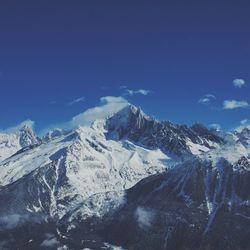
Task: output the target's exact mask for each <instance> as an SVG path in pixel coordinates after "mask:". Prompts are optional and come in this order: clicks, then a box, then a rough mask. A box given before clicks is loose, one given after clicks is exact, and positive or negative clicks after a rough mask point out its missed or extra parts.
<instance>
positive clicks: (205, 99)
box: [198, 94, 216, 105]
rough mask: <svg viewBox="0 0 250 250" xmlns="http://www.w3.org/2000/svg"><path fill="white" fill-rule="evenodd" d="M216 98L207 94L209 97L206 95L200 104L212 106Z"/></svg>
mask: <svg viewBox="0 0 250 250" xmlns="http://www.w3.org/2000/svg"><path fill="white" fill-rule="evenodd" d="M215 99H216V97H215V96H214V95H212V94H207V95H204V96H203V97H202V98H201V99H200V100H199V101H198V103H201V104H205V105H208V104H210V103H211V102H212V101H213V100H215Z"/></svg>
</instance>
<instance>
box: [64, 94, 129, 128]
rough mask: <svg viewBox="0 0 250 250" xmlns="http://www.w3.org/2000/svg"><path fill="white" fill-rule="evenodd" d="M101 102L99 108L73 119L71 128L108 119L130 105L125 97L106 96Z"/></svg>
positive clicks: (70, 124)
mask: <svg viewBox="0 0 250 250" xmlns="http://www.w3.org/2000/svg"><path fill="white" fill-rule="evenodd" d="M100 101H101V104H100V105H99V106H97V107H94V108H90V109H87V110H86V111H85V112H83V113H81V114H79V115H77V116H75V117H73V118H72V120H71V121H70V122H69V123H68V125H69V127H71V128H74V127H77V126H79V125H83V126H84V125H90V124H91V123H92V122H94V121H95V120H99V119H104V118H107V117H109V116H110V115H112V114H114V113H116V112H118V111H119V110H121V109H122V108H124V107H126V106H127V105H129V103H128V101H127V100H126V99H124V98H123V97H115V96H105V97H102V98H100Z"/></svg>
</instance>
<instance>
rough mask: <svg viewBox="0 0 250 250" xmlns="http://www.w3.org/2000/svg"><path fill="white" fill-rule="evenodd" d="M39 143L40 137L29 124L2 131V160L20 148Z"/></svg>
mask: <svg viewBox="0 0 250 250" xmlns="http://www.w3.org/2000/svg"><path fill="white" fill-rule="evenodd" d="M38 143H39V139H38V137H37V136H36V135H35V133H34V131H33V130H32V127H31V126H29V125H24V126H22V127H21V128H19V129H16V130H14V131H11V132H0V162H1V161H2V160H4V159H6V158H8V157H10V156H11V155H13V154H15V153H16V152H17V151H18V150H20V149H22V148H25V147H28V146H30V145H35V144H38Z"/></svg>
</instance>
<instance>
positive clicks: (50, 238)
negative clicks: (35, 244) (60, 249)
mask: <svg viewBox="0 0 250 250" xmlns="http://www.w3.org/2000/svg"><path fill="white" fill-rule="evenodd" d="M59 243H60V242H59V241H58V240H57V239H56V238H55V236H54V235H53V234H46V239H45V240H44V241H43V242H42V243H41V245H40V246H41V247H46V248H48V247H55V246H57V245H58V244H59Z"/></svg>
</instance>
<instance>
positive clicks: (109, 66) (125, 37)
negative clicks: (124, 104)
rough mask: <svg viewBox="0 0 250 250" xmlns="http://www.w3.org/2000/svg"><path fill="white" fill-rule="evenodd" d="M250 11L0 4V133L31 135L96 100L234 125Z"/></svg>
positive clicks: (57, 1)
mask: <svg viewBox="0 0 250 250" xmlns="http://www.w3.org/2000/svg"><path fill="white" fill-rule="evenodd" d="M249 13H250V1H249V0H234V1H231V0H221V1H215V0H203V1H202V0H199V1H192V0H190V1H187V0H182V1H180V0H162V1H158V0H151V1H147V0H126V1H125V0H123V1H121V0H99V1H97V0H81V1H80V0H72V1H69V0H67V1H65V0H43V1H34V0H31V1H27V0H23V1H20V0H16V1H15V0H6V1H5V0H3V1H0V114H1V119H0V128H2V129H4V128H7V127H10V126H14V125H16V124H18V123H20V122H22V121H23V120H26V119H31V120H34V121H35V124H36V129H37V130H38V131H39V130H42V129H43V128H45V127H47V126H49V125H50V124H57V123H61V122H65V121H68V120H70V119H71V117H73V116H75V115H77V114H78V113H81V112H83V111H84V110H86V109H87V108H89V107H93V106H96V105H99V103H100V101H99V100H100V98H101V97H103V96H123V97H125V98H126V99H127V100H128V101H129V102H131V103H133V104H135V105H138V106H140V107H141V108H142V109H143V110H144V111H145V112H146V113H148V114H150V115H154V116H155V117H156V118H158V119H166V120H171V121H173V122H176V123H187V124H192V123H193V122H196V121H198V122H202V123H204V124H206V125H210V124H213V123H216V124H220V125H221V126H222V127H223V128H225V129H230V128H232V127H235V126H237V125H238V124H240V121H242V120H246V119H250V116H249V114H250V110H249V107H248V106H249V105H248V103H250V15H249ZM235 79H236V80H235ZM234 80H235V81H234ZM233 81H234V82H233ZM121 86H127V88H125V87H123V88H121ZM143 90H144V91H143ZM245 122H247V121H245Z"/></svg>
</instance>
